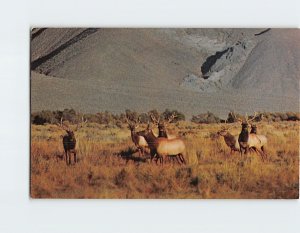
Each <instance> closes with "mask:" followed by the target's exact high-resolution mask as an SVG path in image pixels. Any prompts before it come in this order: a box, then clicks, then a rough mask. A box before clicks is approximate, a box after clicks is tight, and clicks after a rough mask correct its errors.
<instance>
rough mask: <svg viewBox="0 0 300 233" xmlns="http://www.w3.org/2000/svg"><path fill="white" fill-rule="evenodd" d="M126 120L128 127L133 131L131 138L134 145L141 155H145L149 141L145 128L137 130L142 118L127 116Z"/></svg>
mask: <svg viewBox="0 0 300 233" xmlns="http://www.w3.org/2000/svg"><path fill="white" fill-rule="evenodd" d="M125 119H126V122H127V124H128V128H129V129H130V133H131V140H132V142H133V143H134V145H135V146H136V147H137V149H138V152H139V156H140V157H141V156H143V155H144V154H145V150H146V149H147V148H148V143H147V141H146V140H145V138H144V136H143V135H144V133H145V130H143V131H139V132H136V129H137V128H138V127H139V124H140V123H141V122H140V119H139V118H138V119H137V120H129V118H128V117H127V116H126V117H125Z"/></svg>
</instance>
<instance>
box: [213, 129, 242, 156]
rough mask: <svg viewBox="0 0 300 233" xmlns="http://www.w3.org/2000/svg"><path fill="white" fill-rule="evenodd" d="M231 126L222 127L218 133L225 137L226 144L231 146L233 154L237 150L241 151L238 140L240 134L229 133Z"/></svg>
mask: <svg viewBox="0 0 300 233" xmlns="http://www.w3.org/2000/svg"><path fill="white" fill-rule="evenodd" d="M230 128H231V127H230ZM230 128H222V129H221V130H220V131H218V132H217V134H218V135H219V136H222V137H223V138H224V141H225V143H226V145H227V146H228V147H229V148H230V154H232V153H233V152H235V151H240V145H239V141H238V139H239V135H232V134H231V133H229V129H230Z"/></svg>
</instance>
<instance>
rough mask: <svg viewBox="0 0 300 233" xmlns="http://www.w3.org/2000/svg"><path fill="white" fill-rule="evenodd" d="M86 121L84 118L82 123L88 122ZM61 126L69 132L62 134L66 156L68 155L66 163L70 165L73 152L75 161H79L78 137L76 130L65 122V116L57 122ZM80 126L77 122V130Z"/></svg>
mask: <svg viewBox="0 0 300 233" xmlns="http://www.w3.org/2000/svg"><path fill="white" fill-rule="evenodd" d="M86 122H87V120H86V121H83V118H82V123H86ZM57 125H58V126H59V127H60V128H62V129H63V130H65V131H66V133H67V134H65V135H63V136H62V139H63V140H62V143H63V147H64V151H65V157H66V164H67V165H70V164H71V155H72V154H73V156H74V163H77V154H76V138H75V134H74V131H73V130H72V129H71V128H70V127H68V126H66V125H64V124H63V118H61V119H60V124H57ZM79 128H80V126H79V124H77V126H76V129H75V131H77V130H78V129H79Z"/></svg>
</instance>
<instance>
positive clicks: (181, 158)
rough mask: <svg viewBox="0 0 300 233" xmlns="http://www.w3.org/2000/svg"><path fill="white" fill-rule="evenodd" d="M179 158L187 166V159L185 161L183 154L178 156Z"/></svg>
mask: <svg viewBox="0 0 300 233" xmlns="http://www.w3.org/2000/svg"><path fill="white" fill-rule="evenodd" d="M178 156H179V158H180V160H181V162H182V163H183V164H186V162H185V159H184V157H183V155H182V154H178Z"/></svg>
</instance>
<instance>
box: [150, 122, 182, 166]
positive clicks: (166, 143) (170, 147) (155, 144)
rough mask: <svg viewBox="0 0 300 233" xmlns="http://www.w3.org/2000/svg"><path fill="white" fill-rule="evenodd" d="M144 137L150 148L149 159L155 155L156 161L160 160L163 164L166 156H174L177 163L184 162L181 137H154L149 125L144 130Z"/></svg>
mask: <svg viewBox="0 0 300 233" xmlns="http://www.w3.org/2000/svg"><path fill="white" fill-rule="evenodd" d="M144 138H145V139H146V141H147V143H148V145H149V148H150V154H151V160H152V159H153V158H154V157H155V156H157V160H156V163H157V161H158V160H160V163H161V164H162V165H163V164H164V159H165V158H166V157H175V158H176V159H177V161H178V163H184V164H185V163H186V161H185V159H184V154H185V144H184V142H183V141H182V140H181V139H179V138H173V139H168V138H164V137H156V136H155V135H154V133H153V131H152V129H151V128H150V127H148V128H147V129H146V130H145V133H144Z"/></svg>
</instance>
